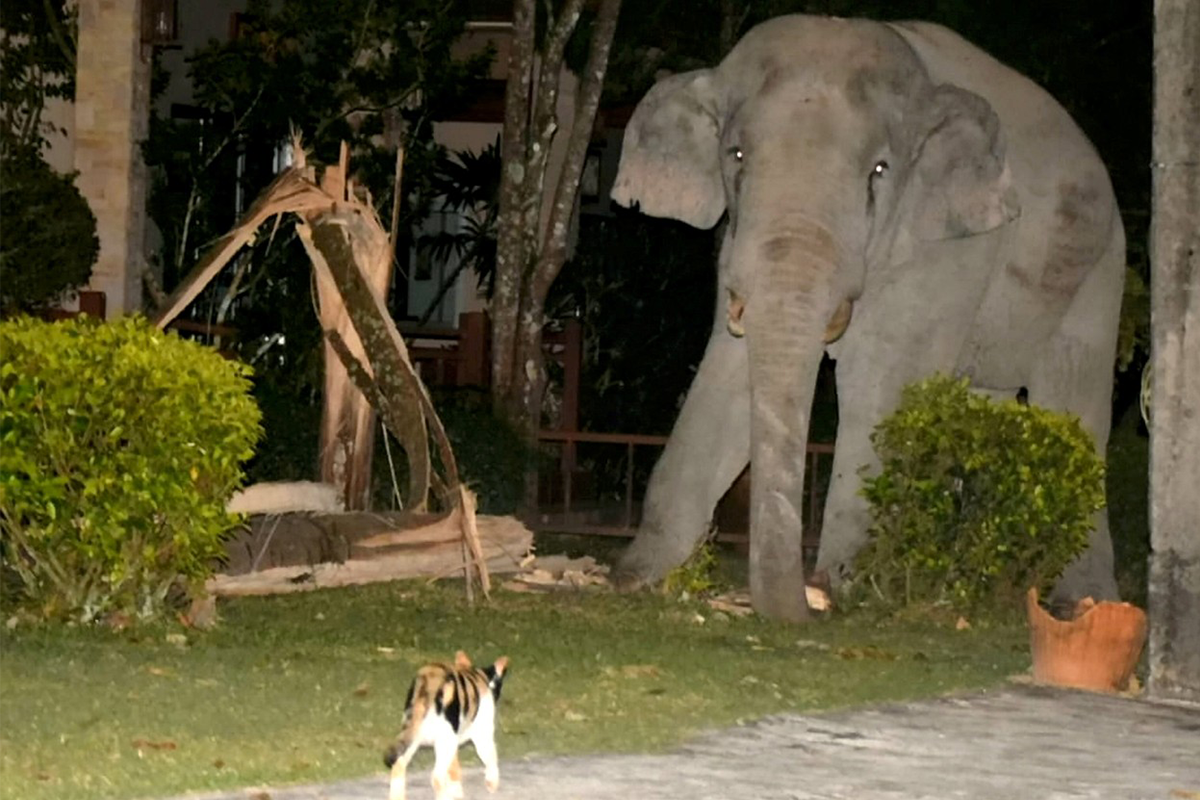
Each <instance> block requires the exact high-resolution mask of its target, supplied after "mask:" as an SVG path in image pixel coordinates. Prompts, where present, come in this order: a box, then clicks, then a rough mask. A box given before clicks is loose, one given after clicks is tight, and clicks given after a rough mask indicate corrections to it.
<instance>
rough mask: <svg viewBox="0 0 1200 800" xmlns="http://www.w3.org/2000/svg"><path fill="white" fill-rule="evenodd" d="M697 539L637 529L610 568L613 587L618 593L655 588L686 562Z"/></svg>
mask: <svg viewBox="0 0 1200 800" xmlns="http://www.w3.org/2000/svg"><path fill="white" fill-rule="evenodd" d="M675 533H676V534H678V532H675ZM700 538H702V536H699V537H686V539H685V537H682V536H679V535H676V536H674V537H673V536H672V535H671V534H670V533H669V532H667V531H663V530H660V529H657V528H645V527H644V528H642V529H640V530H639V531H638V534H637V536H636V537H635V538H634V540H633V541H632V542H631V543H630V544H629V547H627V548H625V552H623V553H621V556H620V558H618V559H617V563H616V564H615V565H614V566H613V570H612V574H611V576H610V580H611V581H612V584H613V586H614V587H615V588H616V589H617V591H620V592H632V591H638V590H640V589H647V588H650V587H653V586H656V585H657V584H658V583H660V582H661V581H662V580H663V578H665V577H666V576H667V573H668V572H670V571H671V570H673V569H675V568H676V567H678V566H679V565H680V564H682V563H684V562H685V561H687V560H688V558H689V557H690V556H691V554H692V553H693V552H694V551H695V548H696V543H697V541H698V540H699V539H700Z"/></svg>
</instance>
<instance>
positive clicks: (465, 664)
mask: <svg viewBox="0 0 1200 800" xmlns="http://www.w3.org/2000/svg"><path fill="white" fill-rule="evenodd" d="M454 668H455V669H470V668H471V659H470V658H468V657H467V654H466V653H465V652H464V651H462V650H459V651H458V652H457V653H455V654H454Z"/></svg>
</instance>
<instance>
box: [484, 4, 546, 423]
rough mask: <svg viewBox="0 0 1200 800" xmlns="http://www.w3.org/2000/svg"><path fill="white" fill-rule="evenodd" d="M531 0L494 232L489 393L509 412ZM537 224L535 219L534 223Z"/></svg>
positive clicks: (524, 252) (523, 240) (517, 18)
mask: <svg viewBox="0 0 1200 800" xmlns="http://www.w3.org/2000/svg"><path fill="white" fill-rule="evenodd" d="M534 9H535V2H534V0H516V2H515V3H514V4H513V36H512V49H511V50H510V51H509V56H508V83H507V85H506V87H505V91H504V130H503V134H502V139H503V141H502V143H501V162H502V164H503V167H502V169H501V173H500V211H499V217H498V223H497V227H498V230H497V236H496V291H495V294H494V295H493V297H492V308H491V312H492V393H493V395H492V396H493V398H494V399H495V403H496V407H497V410H498V411H500V412H501V413H503V414H505V415H506V416H507V415H508V412H509V409H508V407H507V403H508V398H509V397H510V395H511V389H510V387H511V385H512V377H513V358H514V355H515V354H514V352H513V342H514V341H515V340H516V326H517V309H518V307H519V304H520V301H521V281H522V278H523V276H524V274H525V268H526V265H527V259H528V248H527V242H528V240H529V238H530V233H531V232H530V231H529V230H528V226H527V225H526V224H525V222H524V219H523V218H524V217H525V214H524V210H525V206H526V205H528V203H529V197H528V193H527V192H526V191H525V187H526V185H527V184H526V152H525V142H526V138H527V136H528V133H529V92H530V88H531V85H532V81H533V37H534ZM535 224H536V223H535Z"/></svg>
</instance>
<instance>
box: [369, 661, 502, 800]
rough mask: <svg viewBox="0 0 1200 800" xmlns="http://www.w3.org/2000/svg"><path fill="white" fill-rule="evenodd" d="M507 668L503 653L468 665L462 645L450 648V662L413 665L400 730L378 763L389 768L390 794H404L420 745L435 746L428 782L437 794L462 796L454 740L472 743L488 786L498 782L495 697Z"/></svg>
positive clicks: (394, 798)
mask: <svg viewBox="0 0 1200 800" xmlns="http://www.w3.org/2000/svg"><path fill="white" fill-rule="evenodd" d="M507 670H508V657H507V656H505V657H502V658H500V659H498V660H497V661H496V663H495V664H493V665H491V666H490V667H484V668H483V669H479V668H477V667H473V666H471V659H469V658H467V654H466V653H464V652H463V651H462V650H459V651H458V652H457V653H456V654H455V656H454V664H453V665H450V664H441V663H433V664H426V665H425V666H423V667H421V668H420V669H419V670H417V677H416V678H414V679H413V682H412V686H410V687H409V689H408V699H407V700H405V704H404V727H403V730H401V732H400V736H399V737H398V738H397V739H396V743H395V744H393V745H392V746H391V747H389V748H388V750H387V752H386V753H384V756H383V763H384V764H385V765H386V766H388V767H390V768H391V770H392V774H391V787H390V790H389V794H388V798H389V800H404V797H405V792H406V787H405V775H406V771H407V768H408V762H409V761H411V760H412V757H413V755H414V754H415V753H416V752H417V750H418V748H420V747H421V746H423V745H432V746H433V749H434V754H435V763H434V766H433V777H432V783H433V790H434V792H435V793H436V794H437V800H458V798H461V797H462V796H463V790H462V768H461V767H460V766H459V763H458V746H459V745H460V744H462V743H463V742H465V741H467V740H470V741H471V742H472V743H473V744H474V745H475V752H476V753H478V754H479V759H480V761H482V762H483V766H484V776H485V780H486V781H487V788H488V791H489V792H494V791H496V789H497V788H498V787H499V786H500V764H499V762H498V761H497V758H496V740H495V730H494V728H495V723H496V702H497V701H498V700H499V699H500V685H501V683H502V682H503V681H504V675H505V672H506V671H507Z"/></svg>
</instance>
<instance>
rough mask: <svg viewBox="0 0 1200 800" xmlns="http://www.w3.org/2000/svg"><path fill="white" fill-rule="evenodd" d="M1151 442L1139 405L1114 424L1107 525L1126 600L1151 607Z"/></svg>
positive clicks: (1109, 461) (1118, 586)
mask: <svg viewBox="0 0 1200 800" xmlns="http://www.w3.org/2000/svg"><path fill="white" fill-rule="evenodd" d="M1149 462H1150V440H1149V436H1148V435H1147V432H1146V430H1145V428H1143V427H1142V418H1141V416H1140V415H1139V414H1138V411H1137V408H1136V407H1133V408H1130V409H1128V410H1126V411H1125V413H1124V415H1123V416H1122V417H1120V418H1118V419H1116V420H1114V422H1113V429H1112V434H1111V435H1110V436H1109V437H1108V469H1107V474H1106V476H1105V477H1106V478H1107V484H1108V492H1107V499H1108V526H1109V532H1110V533H1111V534H1112V544H1113V562H1114V564H1115V566H1116V574H1117V588H1118V589H1119V590H1120V594H1121V598H1122V599H1123V600H1126V601H1128V602H1130V603H1133V604H1134V605H1137V606H1140V607H1142V608H1145V607H1146V580H1147V566H1148V564H1149V558H1150V507H1149V505H1150V502H1149V501H1150V492H1149V480H1150V463H1149Z"/></svg>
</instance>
